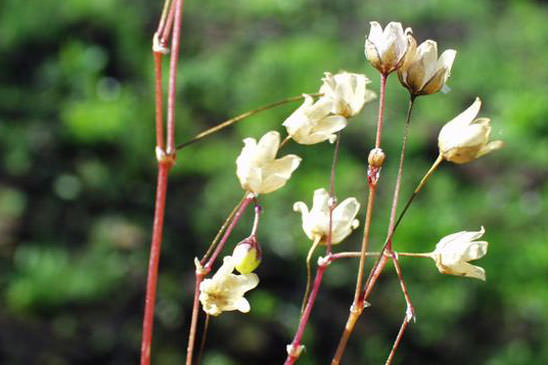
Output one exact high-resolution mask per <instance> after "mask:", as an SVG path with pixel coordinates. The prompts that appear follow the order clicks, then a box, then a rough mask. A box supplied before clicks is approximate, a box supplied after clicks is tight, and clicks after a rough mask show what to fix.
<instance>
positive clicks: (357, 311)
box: [331, 74, 388, 365]
mask: <svg viewBox="0 0 548 365" xmlns="http://www.w3.org/2000/svg"><path fill="white" fill-rule="evenodd" d="M387 79H388V74H381V89H380V97H379V115H378V119H377V134H376V138H375V148H380V147H381V136H382V129H383V125H384V109H385V97H386V80H387ZM367 175H368V185H369V196H368V198H367V208H366V213H365V223H364V230H363V239H362V247H361V255H360V262H359V266H358V274H357V278H356V287H355V290H354V300H353V301H352V306H351V307H350V312H349V314H348V319H347V321H346V325H345V328H344V331H343V333H342V335H341V338H340V340H339V344H338V345H337V350H336V351H335V355H334V356H333V359H332V361H331V364H333V365H338V364H340V362H341V359H342V356H343V354H344V351H345V349H346V345H347V344H348V340H349V339H350V335H351V334H352V331H353V330H354V327H355V325H356V322H357V320H358V318H359V317H360V315H361V313H362V312H363V309H364V307H365V303H366V302H365V299H364V298H363V297H362V296H361V293H362V287H363V279H364V273H365V261H366V257H367V246H368V244H369V233H370V229H371V219H372V216H373V208H374V206H375V204H374V203H375V194H376V191H377V182H378V179H379V175H380V169H379V168H378V167H374V166H369V167H368V170H367Z"/></svg>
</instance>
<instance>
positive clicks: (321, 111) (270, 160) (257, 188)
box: [141, 0, 503, 365]
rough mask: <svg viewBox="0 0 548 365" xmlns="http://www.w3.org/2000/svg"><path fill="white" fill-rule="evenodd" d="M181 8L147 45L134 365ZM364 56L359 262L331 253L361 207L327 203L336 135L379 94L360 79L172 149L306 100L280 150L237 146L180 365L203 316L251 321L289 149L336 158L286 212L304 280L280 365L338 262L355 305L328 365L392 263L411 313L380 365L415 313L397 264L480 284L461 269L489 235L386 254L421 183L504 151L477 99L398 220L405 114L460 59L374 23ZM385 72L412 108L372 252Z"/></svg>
mask: <svg viewBox="0 0 548 365" xmlns="http://www.w3.org/2000/svg"><path fill="white" fill-rule="evenodd" d="M182 6H183V1H182V0H167V1H166V4H165V6H164V11H163V13H162V17H161V21H160V24H159V26H158V30H157V32H156V33H155V35H154V38H153V54H154V60H155V70H156V133H157V139H156V144H157V146H156V156H157V160H158V183H157V195H156V205H155V206H156V209H155V217H154V228H153V238H152V245H151V256H150V262H149V271H148V280H147V295H146V302H145V303H146V305H145V315H144V319H143V342H142V347H141V364H142V365H148V364H149V363H150V353H151V339H152V324H153V313H154V301H155V292H156V281H157V275H158V264H159V255H160V245H161V240H162V229H163V215H164V209H165V200H166V194H167V179H168V173H169V170H170V169H171V167H172V166H173V164H174V163H175V160H176V158H175V157H176V155H175V152H176V145H175V141H174V137H173V136H174V129H175V106H174V103H175V91H176V87H175V86H176V85H175V76H176V72H177V60H178V52H179V38H180V30H181V16H182ZM170 34H172V40H171V43H170V42H169V41H168V39H169V35H170ZM170 50H171V52H172V53H171V62H170V70H169V72H170V73H169V85H168V108H167V124H166V126H167V127H166V135H167V143H165V142H164V135H163V134H164V120H163V111H162V109H163V100H162V93H163V85H162V57H163V55H165V54H167V53H169V51H170ZM365 56H366V59H367V60H368V61H369V63H370V64H371V65H372V66H373V67H375V68H376V69H377V70H378V72H379V73H380V84H381V88H380V93H379V113H378V119H377V132H376V137H375V144H374V146H373V147H372V149H371V151H370V153H369V156H368V159H367V183H366V184H365V187H366V188H367V190H368V193H367V204H366V205H365V207H366V208H365V220H364V222H363V229H364V231H363V237H362V240H361V249H360V251H355V252H354V251H349V252H334V251H333V248H334V246H337V247H339V245H340V244H341V243H342V242H343V241H344V240H345V239H346V238H347V237H348V236H349V235H350V233H352V231H353V230H355V229H356V228H357V227H358V226H359V224H360V223H359V220H358V219H357V218H356V216H357V214H358V213H359V210H360V203H359V202H358V199H356V198H354V197H349V198H346V199H345V200H343V201H341V202H340V203H339V202H338V199H337V196H336V195H335V177H336V165H337V161H338V159H339V150H340V144H341V136H342V132H343V130H344V128H345V127H346V126H347V125H348V123H349V121H350V120H351V119H352V118H353V117H355V116H356V115H358V114H359V113H360V111H361V110H362V109H363V107H364V106H365V105H366V104H368V103H369V102H371V101H372V100H374V99H375V98H376V94H375V93H374V92H373V91H371V90H369V88H368V85H369V84H370V80H369V78H367V77H366V76H365V75H362V74H356V73H349V72H340V73H337V74H331V73H329V72H326V73H325V75H324V77H323V78H322V85H321V87H320V89H319V90H318V92H317V93H315V94H303V95H302V96H301V97H293V98H288V99H285V100H282V101H279V102H276V103H273V104H270V105H267V106H265V107H261V108H258V109H255V110H252V111H250V112H247V113H244V114H242V115H240V116H238V117H235V118H231V119H229V120H227V121H225V122H223V123H220V124H219V125H217V126H216V127H213V128H211V129H210V130H207V131H204V132H202V133H200V134H199V135H198V136H196V137H194V138H192V139H190V140H189V141H188V142H185V143H183V144H181V145H179V146H178V147H177V148H183V147H186V146H188V145H189V144H191V143H194V142H197V141H199V140H201V139H203V138H205V137H207V136H209V135H211V134H213V133H215V132H217V131H219V130H221V129H223V128H226V127H228V126H230V125H232V124H234V123H237V122H239V121H241V120H243V119H245V118H247V117H249V116H251V115H253V114H256V113H258V112H260V111H262V110H267V109H269V108H272V107H275V106H278V105H282V104H285V103H288V102H294V101H298V100H302V101H303V103H302V105H301V106H299V107H298V108H297V109H296V110H295V111H294V112H293V113H292V114H291V115H289V116H288V117H287V119H286V120H285V121H284V122H283V123H282V125H283V127H285V130H286V132H287V136H286V137H285V138H284V139H283V140H282V137H281V135H280V132H278V131H268V132H266V133H265V134H264V135H263V136H262V137H261V138H260V139H259V140H258V141H257V140H256V139H255V138H246V139H244V141H243V142H244V146H243V148H242V150H241V153H240V155H239V156H238V157H237V159H236V167H237V168H236V175H237V177H238V180H239V182H240V185H241V187H242V189H243V190H244V196H243V198H242V200H241V201H240V202H238V203H237V204H236V206H235V207H234V209H233V210H232V211H231V213H230V214H229V216H228V217H227V219H226V221H225V222H224V223H223V224H222V226H221V228H220V229H219V232H218V234H217V235H216V237H215V238H214V239H213V241H212V242H211V244H210V245H209V248H207V249H206V250H205V253H204V255H203V256H202V258H201V259H199V258H196V259H195V267H196V270H195V289H194V300H193V309H192V316H191V323H190V328H189V337H188V338H189V339H188V346H187V360H186V364H187V365H190V364H192V363H193V356H194V353H195V347H196V346H195V345H196V332H197V325H198V318H199V312H200V310H199V309H200V305H201V308H202V310H203V311H204V312H205V314H206V322H205V323H206V326H207V323H209V319H210V317H211V316H213V317H216V316H219V315H221V314H222V313H223V312H225V311H233V310H238V311H240V312H242V313H247V312H249V311H250V309H251V306H250V303H249V302H248V301H247V299H246V298H245V294H246V292H247V291H249V290H253V289H255V288H256V287H257V286H258V285H259V277H258V276H257V275H256V274H255V273H253V271H255V269H256V268H257V267H258V266H259V264H260V263H261V260H262V250H261V246H260V244H259V239H258V227H259V223H260V220H261V219H260V217H261V211H262V207H261V206H260V204H259V198H260V196H261V195H263V194H269V193H273V192H275V191H276V190H278V189H280V188H282V187H283V186H285V185H286V184H287V182H288V181H289V180H290V179H291V177H292V174H293V172H294V171H295V170H296V169H297V168H298V167H299V164H300V163H301V158H300V157H299V156H297V155H293V154H289V155H284V156H281V157H280V156H279V155H280V150H281V149H282V148H283V147H284V146H285V145H286V143H288V142H290V141H294V142H296V143H298V144H301V145H314V144H318V143H322V142H325V141H328V142H330V143H332V144H334V147H335V148H334V154H333V161H332V164H331V171H330V176H331V178H330V184H329V186H328V187H318V188H317V189H316V190H315V191H314V192H313V201H312V205H311V206H310V208H309V206H308V205H307V204H306V203H304V202H296V203H295V204H294V205H293V209H294V210H295V211H296V212H299V213H301V217H302V227H303V230H304V233H305V235H306V237H307V238H308V239H309V240H310V242H311V244H310V251H309V253H308V255H307V257H306V267H307V275H308V280H307V285H306V288H305V289H304V298H303V307H302V311H301V317H300V321H299V323H298V325H297V330H296V332H295V336H294V338H293V340H292V342H291V343H290V344H289V345H288V346H287V358H286V361H285V364H294V363H295V362H296V361H297V360H298V358H299V357H300V356H301V354H302V350H303V348H304V345H303V344H302V336H303V334H304V331H305V329H306V325H307V323H308V320H309V318H310V315H311V314H312V309H313V307H314V303H315V301H316V298H317V294H318V292H319V290H320V286H321V283H322V279H323V276H324V274H325V273H326V271H327V269H328V267H329V266H330V265H331V264H332V263H333V262H335V261H338V260H340V259H346V258H358V259H359V261H358V262H359V263H358V267H357V270H356V274H357V276H356V282H355V290H354V297H353V300H352V302H351V303H350V304H351V305H350V311H349V314H348V319H347V322H346V324H345V326H344V329H343V332H342V335H341V337H340V340H339V343H338V346H337V348H336V351H335V354H334V357H333V359H332V362H331V363H332V364H339V363H340V362H341V359H342V357H343V354H344V351H345V348H346V345H347V343H348V341H349V339H350V336H351V334H352V331H353V329H354V327H355V325H356V323H357V321H358V319H359V318H360V316H361V314H362V313H363V312H364V309H365V308H367V307H368V306H369V305H370V304H369V303H368V302H367V300H368V298H369V296H370V294H371V292H372V290H373V288H374V286H375V285H376V283H377V279H378V278H379V276H380V275H381V273H382V272H383V270H384V268H385V267H386V264H387V263H388V262H389V261H392V262H393V264H394V268H395V271H396V274H397V276H398V279H399V281H400V286H401V289H402V294H403V296H404V298H405V301H406V304H407V308H406V311H405V314H404V319H403V322H402V325H401V328H400V330H399V331H398V333H397V335H396V339H395V341H394V344H393V346H392V350H391V351H390V353H389V354H388V355H387V361H386V363H387V364H389V363H390V362H391V361H392V359H393V357H394V355H395V353H396V350H397V348H398V346H399V344H400V341H401V339H402V338H403V335H404V333H405V330H406V328H407V326H408V325H409V323H410V322H411V321H412V320H414V318H415V309H414V307H413V304H412V301H411V295H410V293H409V291H408V289H407V286H406V284H405V281H404V278H403V273H402V270H401V266H400V263H399V260H398V259H399V257H402V256H404V257H418V258H431V259H432V260H433V261H434V263H435V265H436V267H437V268H438V270H439V271H440V272H441V273H444V274H451V275H459V276H465V277H471V278H477V279H481V280H485V271H484V270H483V269H482V268H481V267H478V266H474V265H472V264H470V263H469V261H472V260H476V259H479V258H481V257H482V256H484V255H485V254H486V252H487V245H488V244H487V242H486V241H476V240H477V239H479V238H480V237H481V236H482V235H483V234H484V233H485V230H484V228H483V227H481V230H480V231H478V232H466V231H464V232H458V233H454V234H450V235H448V236H446V237H444V238H442V239H441V240H440V241H439V242H438V243H437V245H436V246H435V249H434V250H433V251H432V252H429V253H408V252H398V251H396V250H395V249H394V246H395V245H394V233H395V231H396V229H397V227H398V226H399V225H400V223H401V221H402V218H403V217H404V215H405V214H406V212H407V211H408V208H409V207H410V205H411V204H412V202H413V201H414V199H415V197H416V196H417V194H418V193H419V192H420V191H421V190H422V189H423V187H424V186H425V185H426V184H427V182H428V180H429V178H430V177H431V176H432V175H433V173H434V172H435V171H436V169H437V168H438V166H439V165H440V164H441V163H442V162H443V161H449V162H453V163H458V164H462V163H467V162H471V161H473V160H475V159H477V158H479V157H481V156H482V155H485V154H487V153H489V152H491V151H493V150H496V149H498V148H501V147H502V145H503V144H502V142H501V141H492V142H489V134H490V120H489V119H487V118H476V117H477V115H478V113H479V110H480V107H481V101H480V99H479V98H477V99H476V101H475V102H474V103H473V104H472V105H471V106H470V107H469V108H468V109H466V110H465V111H464V112H463V113H461V114H460V115H458V116H457V117H455V118H454V119H453V120H451V121H450V122H448V123H447V124H446V125H445V126H443V128H442V129H441V131H440V134H439V138H438V147H439V155H438V157H437V158H436V159H435V161H434V163H433V165H432V167H431V168H430V169H429V170H428V171H427V172H426V173H425V175H424V177H423V178H422V180H421V181H420V182H419V183H418V185H417V187H416V189H415V191H414V192H413V194H412V195H411V197H410V198H409V199H408V201H407V203H406V205H405V206H404V208H403V209H402V210H401V211H400V213H399V215H398V214H397V212H398V202H399V194H400V188H401V183H402V176H403V171H404V160H405V152H406V146H407V137H408V133H409V127H410V121H411V117H412V112H413V107H414V105H415V102H416V99H417V98H418V97H419V96H423V95H430V94H434V93H437V92H439V91H443V90H445V89H447V86H446V82H447V80H448V78H449V75H450V71H451V67H452V65H453V61H454V59H455V56H456V51H454V50H446V51H444V52H443V53H442V54H441V56H440V57H439V58H438V51H437V43H436V42H435V41H432V40H427V41H425V42H423V43H422V44H420V45H419V46H417V42H416V40H415V38H414V36H413V33H412V31H411V29H410V28H407V29H406V30H404V29H403V27H402V25H401V24H400V23H396V22H391V23H389V24H388V25H387V26H386V27H385V28H384V29H383V28H382V27H381V25H380V24H379V23H377V22H371V30H370V32H369V35H368V36H367V38H366V41H365ZM393 72H397V75H398V78H399V80H400V82H401V84H402V85H403V86H404V87H405V88H406V89H407V90H408V91H409V108H408V112H407V116H406V118H405V122H404V124H403V138H402V144H401V150H400V153H399V155H400V160H399V164H398V169H397V175H396V181H395V183H394V190H393V197H392V206H391V212H390V218H389V222H388V229H387V233H386V239H385V241H384V245H383V246H382V247H380V251H378V252H370V251H368V246H369V237H370V231H371V222H372V220H373V211H374V202H375V198H376V191H377V185H378V184H379V182H380V177H381V172H382V168H383V164H384V161H385V157H386V153H385V152H384V151H383V149H382V132H383V124H384V109H385V96H386V85H387V83H386V81H387V79H388V77H389V75H390V74H391V73H393ZM249 207H254V213H255V215H254V219H253V222H252V224H251V228H250V234H249V236H248V237H247V238H245V239H243V240H241V241H240V242H239V243H238V244H237V245H236V246H235V247H234V248H233V249H232V253H231V254H230V255H225V256H224V258H223V260H222V261H223V262H222V265H221V266H220V267H219V268H218V269H217V271H216V272H215V273H214V274H213V275H212V276H211V277H208V276H209V275H210V273H211V272H212V271H213V268H214V265H215V264H216V262H217V259H218V258H219V257H220V256H221V254H222V253H223V252H224V250H225V248H227V247H226V245H227V243H228V241H229V238H230V236H231V233H232V231H233V229H234V228H235V226H236V224H237V223H238V222H239V221H240V219H241V217H242V215H243V213H244V212H245V211H246V210H247V209H248V208H249ZM320 246H321V247H323V248H324V253H323V255H322V256H321V257H320V258H319V259H318V260H317V265H316V266H317V267H316V270H315V274H314V279H313V280H311V277H312V257H313V252H314V250H315V249H317V248H318V247H320ZM368 257H371V258H373V259H374V263H373V264H372V266H371V268H370V269H369V274H368V275H367V276H366V261H367V258H368ZM349 262H350V261H349Z"/></svg>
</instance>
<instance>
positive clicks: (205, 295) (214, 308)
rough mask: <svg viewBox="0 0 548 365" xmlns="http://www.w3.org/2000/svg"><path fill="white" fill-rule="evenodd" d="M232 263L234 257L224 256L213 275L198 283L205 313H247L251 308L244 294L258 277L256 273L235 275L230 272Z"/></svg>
mask: <svg viewBox="0 0 548 365" xmlns="http://www.w3.org/2000/svg"><path fill="white" fill-rule="evenodd" d="M234 265H235V262H234V259H233V258H232V257H231V256H226V257H225V258H224V259H223V265H222V266H221V267H220V268H219V270H217V272H216V273H215V275H213V277H212V278H211V279H205V280H204V281H202V283H201V284H200V303H202V309H203V310H204V312H206V313H207V314H209V315H212V316H218V315H219V314H221V313H222V312H227V311H233V310H239V311H240V312H243V313H247V312H249V310H250V309H251V308H250V305H249V302H248V301H247V299H245V298H244V294H245V293H246V292H247V291H249V290H251V289H253V288H255V287H256V286H257V285H258V284H259V277H258V276H257V275H256V274H243V275H235V274H233V273H232V272H233V271H234Z"/></svg>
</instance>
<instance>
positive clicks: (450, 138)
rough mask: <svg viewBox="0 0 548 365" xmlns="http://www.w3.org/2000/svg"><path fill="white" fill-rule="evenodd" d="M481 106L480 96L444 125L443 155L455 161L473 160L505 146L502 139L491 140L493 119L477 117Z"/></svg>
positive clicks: (441, 136) (442, 132)
mask: <svg viewBox="0 0 548 365" xmlns="http://www.w3.org/2000/svg"><path fill="white" fill-rule="evenodd" d="M480 107H481V100H480V98H476V101H474V103H473V104H472V105H471V106H470V107H468V109H466V110H465V111H464V112H462V113H461V114H459V115H458V116H456V117H455V118H454V119H453V120H451V121H450V122H448V123H447V124H445V125H444V126H443V128H442V129H441V131H440V134H439V136H438V146H439V149H440V154H441V156H442V157H443V158H444V159H445V160H447V161H451V162H454V163H459V164H461V163H466V162H470V161H473V160H475V159H477V158H479V157H481V156H483V155H485V154H487V153H489V152H491V151H494V150H498V149H499V148H502V147H503V146H504V143H503V142H502V141H491V142H489V134H490V133H491V125H490V123H491V120H490V119H489V118H477V119H476V116H477V115H478V113H479V110H480Z"/></svg>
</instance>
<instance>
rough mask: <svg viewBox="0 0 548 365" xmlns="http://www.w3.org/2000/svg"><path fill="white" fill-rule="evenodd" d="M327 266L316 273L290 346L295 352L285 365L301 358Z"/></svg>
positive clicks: (322, 266) (289, 356) (326, 263)
mask: <svg viewBox="0 0 548 365" xmlns="http://www.w3.org/2000/svg"><path fill="white" fill-rule="evenodd" d="M327 266H328V262H325V263H323V264H321V265H318V270H317V271H316V277H315V278H314V284H313V286H312V291H311V292H310V296H309V297H308V301H307V303H306V307H305V308H304V311H303V314H302V316H301V319H300V321H299V327H298V328H297V332H296V333H295V337H294V339H293V342H291V345H290V348H291V349H293V351H289V352H288V354H287V358H286V359H285V363H284V364H285V365H292V364H294V363H295V361H297V359H298V358H299V354H300V346H301V340H302V337H303V334H304V330H305V328H306V324H307V323H308V319H309V318H310V313H311V312H312V308H313V307H314V302H315V301H316V296H317V295H318V292H319V290H320V285H321V283H322V278H323V274H324V272H325V269H327Z"/></svg>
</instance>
